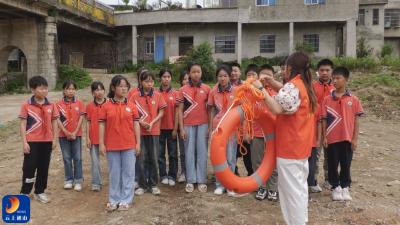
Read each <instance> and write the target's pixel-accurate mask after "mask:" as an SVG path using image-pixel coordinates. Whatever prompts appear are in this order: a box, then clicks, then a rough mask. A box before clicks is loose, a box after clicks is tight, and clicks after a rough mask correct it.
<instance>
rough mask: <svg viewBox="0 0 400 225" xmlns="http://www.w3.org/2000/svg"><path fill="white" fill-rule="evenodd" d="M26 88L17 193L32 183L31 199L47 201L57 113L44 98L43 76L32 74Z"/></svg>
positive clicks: (45, 85) (28, 188)
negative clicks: (20, 175)
mask: <svg viewBox="0 0 400 225" xmlns="http://www.w3.org/2000/svg"><path fill="white" fill-rule="evenodd" d="M29 87H30V88H31V91H32V94H33V96H32V97H31V98H30V99H29V100H28V101H26V102H24V103H23V104H22V106H21V111H20V113H19V118H20V119H21V123H20V132H21V138H22V142H23V143H22V144H23V152H24V162H23V166H22V187H21V194H25V195H29V194H30V193H31V191H32V188H33V184H35V194H34V197H35V199H37V200H38V201H40V202H42V203H48V202H49V201H50V199H49V198H48V197H47V195H46V194H45V193H44V191H45V189H46V188H47V178H48V174H49V173H48V172H49V164H50V159H51V150H52V149H54V148H55V147H56V146H57V141H56V140H57V132H58V131H57V118H58V116H59V115H58V110H57V107H56V106H55V105H54V104H52V103H50V102H49V100H47V98H46V96H47V94H48V85H47V81H46V79H44V78H43V77H41V76H34V77H32V78H30V79H29ZM35 173H36V177H35Z"/></svg>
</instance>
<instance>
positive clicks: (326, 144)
mask: <svg viewBox="0 0 400 225" xmlns="http://www.w3.org/2000/svg"><path fill="white" fill-rule="evenodd" d="M322 145H323V146H324V148H328V140H326V137H325V138H324V140H323V141H322Z"/></svg>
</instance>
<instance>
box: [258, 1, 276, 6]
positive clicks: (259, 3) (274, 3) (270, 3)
mask: <svg viewBox="0 0 400 225" xmlns="http://www.w3.org/2000/svg"><path fill="white" fill-rule="evenodd" d="M276 1H277V0H256V6H272V5H276Z"/></svg>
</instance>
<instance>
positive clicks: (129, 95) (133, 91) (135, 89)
mask: <svg viewBox="0 0 400 225" xmlns="http://www.w3.org/2000/svg"><path fill="white" fill-rule="evenodd" d="M143 71H148V70H147V69H145V68H143V67H142V68H140V69H139V70H138V71H137V72H136V78H137V82H138V85H137V87H136V88H132V89H131V90H130V91H129V93H128V96H127V99H128V100H129V99H131V98H132V96H133V95H134V94H135V93H137V92H139V91H140V81H139V79H140V74H141V73H142V72H143Z"/></svg>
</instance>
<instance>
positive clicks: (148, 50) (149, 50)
mask: <svg viewBox="0 0 400 225" xmlns="http://www.w3.org/2000/svg"><path fill="white" fill-rule="evenodd" d="M144 43H145V46H144V53H145V54H146V55H152V54H154V38H152V37H151V38H145V39H144Z"/></svg>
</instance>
